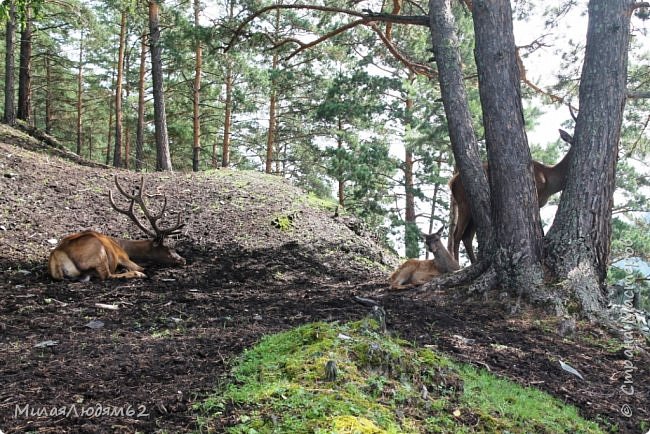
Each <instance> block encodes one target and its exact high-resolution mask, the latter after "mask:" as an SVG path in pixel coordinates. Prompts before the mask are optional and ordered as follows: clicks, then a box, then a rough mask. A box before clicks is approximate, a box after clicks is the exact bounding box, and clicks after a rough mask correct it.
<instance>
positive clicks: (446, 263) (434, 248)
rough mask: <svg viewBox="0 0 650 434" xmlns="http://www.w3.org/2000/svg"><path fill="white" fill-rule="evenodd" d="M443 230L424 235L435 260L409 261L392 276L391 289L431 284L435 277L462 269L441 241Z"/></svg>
mask: <svg viewBox="0 0 650 434" xmlns="http://www.w3.org/2000/svg"><path fill="white" fill-rule="evenodd" d="M441 234H442V228H440V230H439V231H438V232H436V233H434V234H430V235H424V234H422V236H423V238H424V243H425V245H426V246H427V248H428V249H429V251H430V252H431V253H433V259H424V260H423V259H409V260H407V261H406V262H404V263H403V264H402V265H401V266H400V267H399V268H398V269H397V270H395V272H394V273H393V274H392V275H391V276H390V289H408V288H413V287H415V286H419V285H422V284H424V283H427V282H429V281H430V280H431V279H432V278H433V277H435V276H439V275H441V274H445V273H451V272H452V271H456V270H459V269H460V265H458V262H457V261H456V260H455V259H454V257H453V256H452V255H451V254H450V253H449V251H448V250H447V249H446V248H445V246H444V245H443V244H442V241H441V240H440V235H441Z"/></svg>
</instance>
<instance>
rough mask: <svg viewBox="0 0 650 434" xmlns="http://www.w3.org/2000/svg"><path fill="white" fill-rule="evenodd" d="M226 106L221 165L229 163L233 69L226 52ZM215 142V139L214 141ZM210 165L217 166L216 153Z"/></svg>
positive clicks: (225, 165)
mask: <svg viewBox="0 0 650 434" xmlns="http://www.w3.org/2000/svg"><path fill="white" fill-rule="evenodd" d="M226 57H227V58H226V104H225V105H226V106H225V113H224V117H223V142H222V143H223V145H222V146H221V167H228V165H229V164H230V134H231V133H230V128H231V126H232V92H233V71H232V61H231V59H230V57H229V55H228V54H226ZM215 143H216V141H215ZM212 167H217V154H216V152H213V154H212Z"/></svg>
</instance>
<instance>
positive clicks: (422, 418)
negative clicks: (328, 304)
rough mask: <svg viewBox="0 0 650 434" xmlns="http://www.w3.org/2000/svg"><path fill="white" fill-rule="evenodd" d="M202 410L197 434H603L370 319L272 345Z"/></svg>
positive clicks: (287, 336) (304, 330)
mask: <svg viewBox="0 0 650 434" xmlns="http://www.w3.org/2000/svg"><path fill="white" fill-rule="evenodd" d="M333 366H335V369H332V367H333ZM328 368H329V369H328ZM333 371H335V375H334V374H333ZM328 372H329V374H328ZM195 410H196V411H197V412H198V414H199V416H198V420H199V426H200V430H199V432H222V431H223V430H224V425H226V426H227V428H225V429H226V432H230V433H248V434H253V433H363V434H367V433H421V432H422V433H423V432H427V433H451V432H453V433H477V432H485V433H493V432H499V433H599V432H602V431H601V430H600V428H599V427H598V425H597V424H595V423H593V422H588V421H585V420H584V419H582V418H580V417H579V416H578V414H577V411H576V409H575V408H573V407H570V406H566V405H564V404H563V403H561V402H560V401H558V400H556V399H554V398H552V397H550V396H549V395H546V394H544V393H542V392H540V391H538V390H535V389H530V388H523V387H521V386H518V385H516V384H514V383H511V382H509V381H506V380H503V379H498V378H496V377H494V376H493V375H491V374H489V373H486V372H484V371H480V370H476V369H474V368H472V367H469V366H466V365H461V364H457V363H454V362H452V361H450V360H449V359H447V358H445V357H444V356H441V355H439V354H437V353H435V352H434V351H432V350H431V349H428V348H415V347H413V346H412V345H409V344H408V343H407V342H404V341H401V340H399V339H395V338H390V337H388V336H386V335H384V334H381V333H380V332H379V331H378V327H377V326H376V323H375V322H374V321H373V320H364V321H360V322H355V323H350V324H344V325H340V324H325V323H314V324H308V325H305V326H302V327H299V328H296V329H293V330H291V331H288V332H285V333H281V334H277V335H271V336H267V337H265V338H264V339H262V341H261V342H260V343H259V344H258V345H256V346H255V347H253V348H252V349H250V350H248V351H246V352H245V353H244V354H243V355H242V356H241V357H240V358H239V359H238V361H237V363H236V365H235V367H234V368H233V370H232V372H231V375H230V376H229V378H228V380H227V381H226V382H225V383H224V384H222V385H221V386H220V387H219V388H218V390H216V391H215V393H214V394H213V395H212V396H210V397H208V398H207V399H205V400H204V401H203V402H202V403H200V404H198V405H197V406H196V408H195Z"/></svg>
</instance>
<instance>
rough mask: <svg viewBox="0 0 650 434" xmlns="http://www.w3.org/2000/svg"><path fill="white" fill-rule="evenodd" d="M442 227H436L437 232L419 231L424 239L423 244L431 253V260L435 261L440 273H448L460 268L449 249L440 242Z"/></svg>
mask: <svg viewBox="0 0 650 434" xmlns="http://www.w3.org/2000/svg"><path fill="white" fill-rule="evenodd" d="M443 229H444V228H440V229H438V232H434V233H432V234H424V233H420V236H421V237H422V238H423V239H424V244H425V245H426V246H427V249H429V251H430V252H431V253H433V258H434V259H433V260H434V261H435V264H436V267H437V268H438V270H439V271H440V272H441V273H449V272H452V271H456V270H459V269H460V265H459V264H458V261H456V260H455V259H454V257H453V256H452V255H451V253H449V250H447V248H446V247H445V246H444V244H442V239H441V236H442V231H443Z"/></svg>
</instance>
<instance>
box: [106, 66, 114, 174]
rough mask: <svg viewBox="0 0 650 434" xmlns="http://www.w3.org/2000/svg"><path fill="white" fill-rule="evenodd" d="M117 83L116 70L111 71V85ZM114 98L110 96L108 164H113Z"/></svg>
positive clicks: (107, 140)
mask: <svg viewBox="0 0 650 434" xmlns="http://www.w3.org/2000/svg"><path fill="white" fill-rule="evenodd" d="M114 85H115V71H113V72H112V73H111V87H113V86H114ZM113 100H114V98H113V97H112V96H111V97H109V98H108V137H107V138H106V162H105V164H106V165H107V166H108V165H110V164H111V143H112V141H113Z"/></svg>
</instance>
